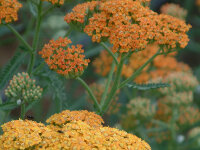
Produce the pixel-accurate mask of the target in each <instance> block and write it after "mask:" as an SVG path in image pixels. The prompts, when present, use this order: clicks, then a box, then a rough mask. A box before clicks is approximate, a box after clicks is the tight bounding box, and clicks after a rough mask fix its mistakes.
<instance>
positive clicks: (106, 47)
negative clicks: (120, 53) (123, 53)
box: [100, 42, 118, 65]
mask: <svg viewBox="0 0 200 150" xmlns="http://www.w3.org/2000/svg"><path fill="white" fill-rule="evenodd" d="M100 44H101V45H102V46H103V47H104V48H105V50H106V51H107V52H108V53H109V54H110V55H111V56H112V58H113V60H114V61H115V64H116V65H118V61H117V58H116V57H115V55H114V54H113V52H112V51H111V50H110V48H109V47H108V46H107V45H106V44H105V43H104V42H101V43H100Z"/></svg>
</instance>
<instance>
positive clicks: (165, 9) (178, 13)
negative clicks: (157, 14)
mask: <svg viewBox="0 0 200 150" xmlns="http://www.w3.org/2000/svg"><path fill="white" fill-rule="evenodd" d="M160 11H161V13H162V14H167V15H170V16H173V17H177V18H179V19H183V20H184V19H185V18H186V16H187V10H185V9H184V8H181V7H180V5H178V4H173V3H167V4H165V5H163V6H162V7H161V9H160Z"/></svg>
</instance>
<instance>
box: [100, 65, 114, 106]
mask: <svg viewBox="0 0 200 150" xmlns="http://www.w3.org/2000/svg"><path fill="white" fill-rule="evenodd" d="M114 71H115V62H113V63H112V66H111V69H110V73H109V75H108V80H107V83H106V86H105V89H104V92H103V95H102V98H101V104H104V103H105V100H106V96H107V94H108V90H109V87H110V83H111V81H112V77H113V73H114Z"/></svg>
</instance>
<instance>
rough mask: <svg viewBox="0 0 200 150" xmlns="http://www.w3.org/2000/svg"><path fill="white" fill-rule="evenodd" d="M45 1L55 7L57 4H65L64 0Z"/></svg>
mask: <svg viewBox="0 0 200 150" xmlns="http://www.w3.org/2000/svg"><path fill="white" fill-rule="evenodd" d="M43 1H47V2H50V3H52V4H53V5H55V4H59V5H63V4H64V0H43Z"/></svg>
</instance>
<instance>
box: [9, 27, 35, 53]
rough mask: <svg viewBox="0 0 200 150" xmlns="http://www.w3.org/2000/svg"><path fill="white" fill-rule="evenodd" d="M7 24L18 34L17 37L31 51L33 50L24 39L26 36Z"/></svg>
mask: <svg viewBox="0 0 200 150" xmlns="http://www.w3.org/2000/svg"><path fill="white" fill-rule="evenodd" d="M5 25H6V26H7V28H8V29H9V30H10V31H12V32H13V33H14V34H15V35H16V36H17V38H18V39H19V40H20V41H21V42H22V43H23V44H24V46H25V47H26V48H27V49H28V51H29V52H30V53H32V52H33V49H32V48H31V46H30V45H29V44H28V43H27V42H26V41H25V40H24V38H23V37H22V36H21V35H20V34H19V33H18V32H17V31H16V30H15V29H14V28H13V27H12V26H11V25H9V24H5Z"/></svg>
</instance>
